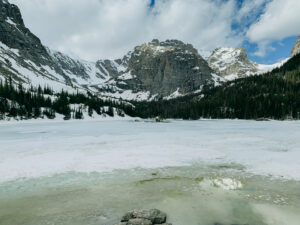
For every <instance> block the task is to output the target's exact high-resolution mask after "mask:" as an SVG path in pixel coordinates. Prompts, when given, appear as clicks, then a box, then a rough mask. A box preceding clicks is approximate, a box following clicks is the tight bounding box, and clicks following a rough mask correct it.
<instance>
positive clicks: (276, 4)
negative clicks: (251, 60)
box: [247, 0, 300, 56]
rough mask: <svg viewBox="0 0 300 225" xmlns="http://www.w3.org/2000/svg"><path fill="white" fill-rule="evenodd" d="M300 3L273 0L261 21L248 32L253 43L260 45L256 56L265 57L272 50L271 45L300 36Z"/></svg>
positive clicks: (297, 0) (289, 0)
mask: <svg viewBox="0 0 300 225" xmlns="http://www.w3.org/2000/svg"><path fill="white" fill-rule="evenodd" d="M299 21H300V1H299V0H273V1H272V2H270V3H269V4H268V5H267V7H266V9H265V12H264V13H263V15H262V16H261V17H260V19H259V20H258V21H257V22H256V23H254V24H253V25H252V26H251V27H250V29H249V30H248V32H247V37H248V38H249V40H250V41H251V42H254V43H258V46H259V50H258V51H257V53H256V55H258V56H264V55H265V54H266V53H267V52H268V51H269V50H272V48H271V47H270V44H271V43H272V42H273V41H279V40H282V39H284V38H287V37H290V36H295V35H299V34H300V25H299Z"/></svg>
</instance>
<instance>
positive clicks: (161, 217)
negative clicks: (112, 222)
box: [122, 209, 167, 224]
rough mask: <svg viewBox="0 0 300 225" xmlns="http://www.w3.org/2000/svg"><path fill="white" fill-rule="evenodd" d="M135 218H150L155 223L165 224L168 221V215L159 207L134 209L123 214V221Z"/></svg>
mask: <svg viewBox="0 0 300 225" xmlns="http://www.w3.org/2000/svg"><path fill="white" fill-rule="evenodd" d="M135 218H141V219H148V220H150V221H151V222H152V223H153V224H163V223H165V222H166V218H167V215H166V214H165V213H163V212H161V211H160V210H158V209H150V210H133V211H132V212H128V213H126V214H125V215H124V216H123V218H122V222H126V221H128V220H130V219H135Z"/></svg>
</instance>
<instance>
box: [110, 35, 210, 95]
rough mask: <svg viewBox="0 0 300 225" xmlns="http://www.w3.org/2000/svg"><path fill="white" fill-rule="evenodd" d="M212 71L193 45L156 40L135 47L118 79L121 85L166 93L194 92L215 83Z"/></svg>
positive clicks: (134, 90) (159, 93)
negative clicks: (125, 68)
mask: <svg viewBox="0 0 300 225" xmlns="http://www.w3.org/2000/svg"><path fill="white" fill-rule="evenodd" d="M213 73H214V71H213V70H212V69H211V68H210V67H209V66H208V64H207V62H206V61H205V60H204V59H203V58H202V57H201V56H200V55H199V54H198V52H197V50H196V49H195V48H194V47H193V46H192V45H190V44H184V43H183V42H181V41H177V40H167V41H165V42H159V41H158V40H153V41H152V42H150V43H147V44H143V45H141V46H137V47H136V48H135V49H134V51H133V52H132V53H131V55H130V58H129V60H128V69H127V70H126V72H125V73H121V74H120V75H119V76H118V77H117V78H116V79H115V80H116V83H117V86H118V87H119V88H122V89H128V90H129V89H130V90H132V91H133V92H140V91H142V92H150V95H151V96H153V95H157V96H160V97H166V96H169V95H171V94H172V93H175V92H178V94H187V93H191V92H193V91H196V90H199V89H200V87H201V86H202V85H204V84H206V83H213V82H214V77H213V75H212V74H213Z"/></svg>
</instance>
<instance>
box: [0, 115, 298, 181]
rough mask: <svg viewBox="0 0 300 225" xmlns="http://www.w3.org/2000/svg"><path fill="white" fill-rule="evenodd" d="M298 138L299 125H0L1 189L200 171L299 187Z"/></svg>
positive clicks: (204, 122)
mask: <svg viewBox="0 0 300 225" xmlns="http://www.w3.org/2000/svg"><path fill="white" fill-rule="evenodd" d="M299 137H300V123H299V122H294V121H291V122H289V121H284V122H280V121H270V122H256V121H239V120H233V121H230V120H202V121H193V122H189V121H170V122H169V123H152V122H146V121H143V122H134V121H98V122H97V121H96V122H95V121H90V122H84V121H78V122H76V121H72V122H53V123H43V122H40V123H33V124H30V123H27V124H9V123H8V124H2V125H0V146H1V148H0V182H4V181H11V180H15V179H20V178H37V177H41V176H52V175H55V174H59V173H65V172H70V171H75V172H87V173H90V172H108V171H113V170H116V169H133V168H161V167H170V166H186V165H193V164H198V163H202V164H203V163H204V164H219V163H228V164H230V163H235V164H240V165H242V166H244V167H245V170H246V171H247V172H249V173H253V174H263V175H270V176H275V177H283V178H286V179H296V180H300V147H299V146H300V139H299Z"/></svg>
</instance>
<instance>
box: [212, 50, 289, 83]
mask: <svg viewBox="0 0 300 225" xmlns="http://www.w3.org/2000/svg"><path fill="white" fill-rule="evenodd" d="M285 61H286V60H284V61H282V62H279V63H276V64H273V65H262V64H257V63H255V62H252V61H251V60H250V59H249V58H248V55H247V53H246V50H245V49H244V48H217V49H215V50H214V51H213V52H212V54H211V55H210V56H209V57H208V58H207V62H208V64H209V66H210V67H211V68H212V69H214V70H215V71H216V72H217V73H218V74H219V75H220V76H222V77H224V78H225V79H226V80H234V79H236V78H244V77H249V76H253V75H255V74H262V73H265V72H268V71H271V70H272V69H274V68H277V67H279V66H281V65H282V64H283V63H284V62H285Z"/></svg>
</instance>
